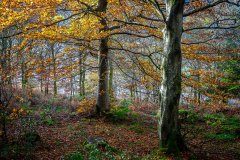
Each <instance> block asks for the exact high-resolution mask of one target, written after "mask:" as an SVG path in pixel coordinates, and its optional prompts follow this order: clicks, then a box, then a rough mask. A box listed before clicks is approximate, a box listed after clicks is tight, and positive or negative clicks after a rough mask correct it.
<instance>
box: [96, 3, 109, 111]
mask: <svg viewBox="0 0 240 160" xmlns="http://www.w3.org/2000/svg"><path fill="white" fill-rule="evenodd" d="M106 10H107V0H98V7H97V9H96V11H97V12H106ZM100 23H101V24H102V26H103V28H102V29H101V31H107V22H106V20H105V19H104V17H103V18H102V19H101V21H100ZM108 67H109V66H108V37H103V38H101V39H100V46H99V71H98V74H99V79H98V93H97V104H96V111H97V114H99V115H102V114H104V113H105V112H108V111H109V110H110V104H109V94H108Z"/></svg>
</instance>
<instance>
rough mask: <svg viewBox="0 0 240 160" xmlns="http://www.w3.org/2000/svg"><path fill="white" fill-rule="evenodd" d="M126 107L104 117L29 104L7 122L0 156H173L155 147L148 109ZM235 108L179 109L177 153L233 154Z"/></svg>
mask: <svg viewBox="0 0 240 160" xmlns="http://www.w3.org/2000/svg"><path fill="white" fill-rule="evenodd" d="M129 108H131V107H128V106H127V109H126V107H124V106H121V107H119V108H115V109H114V110H113V112H112V113H111V115H109V116H108V117H110V118H107V119H106V118H101V117H89V116H88V115H86V114H76V113H75V112H72V110H69V109H68V108H66V107H65V108H64V107H52V106H51V105H45V106H34V107H32V108H31V109H30V110H29V115H28V116H26V117H25V118H19V119H18V120H17V121H15V122H14V123H13V124H12V125H11V127H9V133H10V134H9V137H10V142H9V145H6V146H4V147H3V148H1V155H0V157H1V158H0V159H70V160H77V159H79V160H81V159H91V160H97V159H136V160H138V159H143V160H144V159H146V160H147V159H153V160H154V159H176V158H174V157H173V156H166V155H164V153H163V152H161V151H159V149H158V145H159V144H158V134H157V127H156V126H157V121H156V117H155V116H154V113H153V114H143V113H142V111H141V110H140V111H137V110H136V109H135V110H134V111H131V110H130V109H129ZM139 108H141V107H139ZM239 112H240V110H239V109H230V110H225V111H223V112H220V113H214V114H213V113H211V114H210V113H195V112H193V111H190V110H180V120H181V123H182V134H183V136H184V137H185V139H186V143H187V145H188V146H189V149H190V151H189V152H187V153H182V154H181V155H180V156H179V157H181V158H182V159H211V160H215V159H216V160H221V159H227V160H228V159H229V160H234V159H239V157H240V136H239V135H240V133H239V132H240V131H239V129H240V126H239V124H240V117H239ZM147 113H148V112H147ZM149 113H151V112H149ZM19 128H21V129H22V131H20V130H18V129H19ZM17 134H20V136H19V135H18V136H17ZM16 137H18V138H16ZM90 138H101V139H103V140H104V142H103V144H91V143H89V139H90Z"/></svg>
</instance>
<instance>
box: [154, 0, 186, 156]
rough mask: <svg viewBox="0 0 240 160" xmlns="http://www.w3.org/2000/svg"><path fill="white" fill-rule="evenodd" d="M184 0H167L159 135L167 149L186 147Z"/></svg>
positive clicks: (170, 151) (169, 150) (175, 149)
mask: <svg viewBox="0 0 240 160" xmlns="http://www.w3.org/2000/svg"><path fill="white" fill-rule="evenodd" d="M183 5H184V0H175V1H173V0H166V11H167V23H166V26H165V29H164V31H163V32H164V33H163V34H164V56H163V60H162V74H163V75H162V83H161V88H160V90H161V102H160V112H159V121H158V124H159V126H158V127H159V129H158V131H159V137H160V146H161V148H165V149H167V152H168V153H177V152H178V151H179V149H185V145H184V143H183V141H182V137H181V134H180V130H179V125H178V106H179V100H180V94H181V61H182V54H181V36H182V27H183V24H182V23H183V22H182V20H183Z"/></svg>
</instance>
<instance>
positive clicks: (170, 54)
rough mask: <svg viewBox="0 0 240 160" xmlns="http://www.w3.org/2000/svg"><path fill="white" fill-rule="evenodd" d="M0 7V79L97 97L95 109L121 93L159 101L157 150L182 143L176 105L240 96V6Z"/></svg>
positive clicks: (45, 1) (41, 0)
mask: <svg viewBox="0 0 240 160" xmlns="http://www.w3.org/2000/svg"><path fill="white" fill-rule="evenodd" d="M0 10H1V13H2V16H1V18H0V21H1V26H0V31H1V34H0V39H1V44H0V46H1V67H0V70H1V83H2V84H4V85H5V84H7V85H10V86H11V87H16V88H19V87H21V88H22V89H23V92H24V94H26V95H28V94H31V93H32V91H33V90H40V91H41V92H44V93H45V95H48V94H53V95H55V96H57V95H58V94H60V95H61V94H62V95H66V96H68V97H69V99H70V100H71V101H73V100H75V99H78V100H82V99H84V98H91V99H93V98H94V99H95V97H97V98H96V106H97V107H96V110H97V112H98V114H100V115H101V114H103V113H105V112H108V111H109V110H110V106H111V102H112V103H113V102H114V100H119V99H122V98H129V97H130V99H131V100H132V101H139V102H142V101H147V102H149V101H151V102H154V103H157V104H158V105H159V106H160V112H159V114H158V116H159V118H158V119H159V137H160V142H161V145H162V147H164V148H165V147H166V148H168V149H170V146H171V147H173V148H174V149H173V150H175V151H176V150H177V148H179V147H180V148H183V147H182V146H181V145H182V144H183V142H182V140H181V135H180V132H179V126H178V120H177V119H178V107H179V104H183V105H184V104H187V106H188V107H189V108H190V107H191V108H197V109H199V110H200V109H206V110H214V111H216V110H219V109H222V108H225V107H227V106H228V105H234V104H232V101H235V102H237V101H238V100H237V98H238V96H239V95H237V93H238V90H239V77H238V76H237V75H238V73H239V69H238V63H239V55H238V54H239V42H238V39H239V35H238V34H237V33H238V32H239V2H235V1H230V0H214V1H201V0H197V1H191V2H188V1H183V0H180V1H170V0H169V1H162V0H143V1H128V0H123V1H117V0H109V1H106V0H104V1H102V0H101V1H92V0H87V1H79V0H78V1H75V0H71V1H62V0H58V1H53V0H38V1H29V0H20V1H19V0H18V1H17V0H16V1H11V2H9V1H7V0H6V1H1V6H0ZM223 37H224V38H223ZM97 75H98V76H97ZM96 86H98V87H96ZM181 91H182V92H181ZM25 97H26V99H28V98H27V96H25ZM28 101H31V100H30V98H29V99H28ZM237 103H238V102H237ZM235 105H236V104H235ZM180 144H181V145H180ZM170 150H171V149H170ZM170 150H169V151H170Z"/></svg>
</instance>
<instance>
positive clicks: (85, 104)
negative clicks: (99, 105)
mask: <svg viewBox="0 0 240 160" xmlns="http://www.w3.org/2000/svg"><path fill="white" fill-rule="evenodd" d="M94 107H95V100H94V99H83V100H82V101H81V102H80V104H79V106H78V108H77V113H84V112H87V111H91V110H93V109H94Z"/></svg>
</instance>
